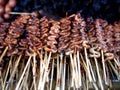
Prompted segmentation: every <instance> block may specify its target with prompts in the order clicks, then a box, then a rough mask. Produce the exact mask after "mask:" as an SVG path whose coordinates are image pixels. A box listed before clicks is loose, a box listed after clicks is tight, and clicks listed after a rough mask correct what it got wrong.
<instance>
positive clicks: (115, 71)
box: [108, 60, 120, 80]
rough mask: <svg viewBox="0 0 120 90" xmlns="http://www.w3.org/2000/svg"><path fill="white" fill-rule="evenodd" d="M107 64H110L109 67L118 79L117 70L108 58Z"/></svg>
mask: <svg viewBox="0 0 120 90" xmlns="http://www.w3.org/2000/svg"><path fill="white" fill-rule="evenodd" d="M108 63H109V65H110V66H111V68H112V69H113V71H114V73H115V74H116V76H117V78H118V79H119V80H120V76H119V74H118V72H117V70H116V69H115V67H114V66H113V65H112V63H111V62H110V60H108Z"/></svg>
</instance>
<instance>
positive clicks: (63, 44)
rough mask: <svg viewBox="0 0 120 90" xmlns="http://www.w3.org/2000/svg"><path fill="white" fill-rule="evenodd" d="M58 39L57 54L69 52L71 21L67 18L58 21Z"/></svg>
mask: <svg viewBox="0 0 120 90" xmlns="http://www.w3.org/2000/svg"><path fill="white" fill-rule="evenodd" d="M60 23H61V24H60V38H59V43H58V52H60V53H61V52H66V51H69V45H70V40H71V37H70V35H71V21H70V19H69V17H67V18H63V19H61V20H60Z"/></svg>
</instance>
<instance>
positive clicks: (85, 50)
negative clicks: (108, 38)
mask: <svg viewBox="0 0 120 90" xmlns="http://www.w3.org/2000/svg"><path fill="white" fill-rule="evenodd" d="M84 52H85V60H86V63H87V70H88V77H89V81H90V82H92V77H91V74H90V67H89V59H88V55H87V49H86V48H84Z"/></svg>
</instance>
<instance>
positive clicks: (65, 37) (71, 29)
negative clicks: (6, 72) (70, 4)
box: [0, 14, 120, 90]
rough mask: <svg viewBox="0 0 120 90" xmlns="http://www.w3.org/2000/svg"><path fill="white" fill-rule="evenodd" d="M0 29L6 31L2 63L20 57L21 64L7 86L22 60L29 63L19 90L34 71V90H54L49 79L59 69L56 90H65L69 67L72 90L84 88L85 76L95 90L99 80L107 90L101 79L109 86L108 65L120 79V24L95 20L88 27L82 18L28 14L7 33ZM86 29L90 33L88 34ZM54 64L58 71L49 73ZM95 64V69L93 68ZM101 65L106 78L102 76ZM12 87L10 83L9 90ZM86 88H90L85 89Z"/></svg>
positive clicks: (7, 28)
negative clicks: (27, 75) (52, 17)
mask: <svg viewBox="0 0 120 90" xmlns="http://www.w3.org/2000/svg"><path fill="white" fill-rule="evenodd" d="M87 24H88V25H87ZM0 28H3V30H1V34H0V37H1V38H2V41H1V43H0V45H1V46H2V47H1V51H2V50H3V52H1V57H0V58H1V59H0V60H1V61H4V59H3V58H6V56H13V57H16V56H17V57H19V58H18V60H17V59H16V60H17V61H16V62H17V65H16V66H15V69H13V71H14V72H12V74H11V77H10V79H9V80H8V82H9V81H10V80H11V79H12V77H14V76H15V74H16V73H15V71H16V69H17V67H18V65H19V62H20V61H19V60H20V59H21V58H22V57H25V60H27V64H25V66H24V67H25V68H24V70H23V72H22V74H21V77H20V79H19V81H18V83H17V84H16V90H17V89H20V88H21V89H22V87H23V85H24V84H23V83H24V82H23V80H24V79H25V78H24V75H25V74H26V73H27V70H28V69H30V68H31V67H32V78H33V84H32V85H33V86H31V88H33V89H35V90H37V89H38V90H39V89H40V90H44V89H45V88H46V87H47V88H52V86H53V85H52V82H50V81H49V79H50V77H51V78H53V72H55V71H54V69H53V68H57V73H56V85H55V88H56V89H61V88H65V86H64V85H65V81H66V78H65V77H66V74H65V73H66V72H68V69H67V67H69V75H68V76H69V78H68V80H69V81H71V83H70V85H69V87H70V88H71V87H74V88H81V87H82V86H83V85H84V82H83V81H82V80H83V78H84V77H83V76H82V75H86V78H85V81H87V82H90V83H92V84H93V86H94V88H95V89H96V90H98V88H99V86H97V84H98V83H97V82H96V80H99V84H100V88H101V89H102V90H104V87H103V80H102V76H103V77H104V79H105V83H106V85H109V83H110V82H108V81H109V80H108V78H107V77H109V76H108V75H109V74H108V73H109V72H108V67H107V64H109V65H110V67H111V68H112V70H113V71H114V72H115V74H116V76H117V78H119V75H118V71H117V70H115V69H116V68H118V67H119V53H120V51H119V40H120V35H119V34H120V27H119V23H115V24H114V25H109V24H108V23H107V22H106V21H104V20H102V19H96V20H95V21H94V22H93V23H88V22H85V21H84V19H83V18H82V17H81V15H80V14H74V15H71V16H69V17H65V18H62V19H61V20H60V21H56V20H53V19H50V18H47V17H42V18H40V19H38V18H37V17H36V16H34V15H29V14H25V15H21V16H19V17H18V18H17V19H16V20H15V21H13V22H11V26H9V25H8V24H7V25H6V27H5V29H4V24H3V25H1V26H0ZM86 29H89V30H87V31H86ZM94 39H95V40H94ZM4 41H5V42H4ZM2 42H3V43H2ZM5 47H6V48H5ZM113 47H115V49H114V48H113ZM53 56H56V57H53ZM52 57H53V58H52ZM98 60H99V62H98ZM38 62H39V63H40V65H39V64H38ZM51 62H52V65H56V64H55V62H57V67H56V66H54V67H53V66H52V69H50V65H51ZM114 62H115V63H114ZM30 63H31V64H30ZM66 63H68V65H67V64H66ZM93 63H94V64H95V68H94V67H93V66H92V64H93ZM101 63H102V64H101ZM3 64H5V63H3ZM112 64H113V65H112ZM29 65H31V67H30V66H29ZM38 65H39V66H38ZM101 65H102V67H103V68H102V70H103V74H101V72H100V70H101V68H100V66H101ZM37 67H39V73H40V76H39V80H38V81H37V77H36V74H37V71H36V70H37ZM51 70H52V71H51ZM65 71H66V72H65ZM95 73H97V75H95ZM50 75H51V76H50ZM26 78H29V77H26ZM97 78H98V79H97ZM52 80H54V79H52ZM37 82H38V83H37ZM46 83H47V84H46ZM3 85H4V84H3ZM9 87H10V85H9V83H8V84H7V86H6V90H7V88H9ZM4 88H5V85H4ZM86 88H89V87H88V86H86Z"/></svg>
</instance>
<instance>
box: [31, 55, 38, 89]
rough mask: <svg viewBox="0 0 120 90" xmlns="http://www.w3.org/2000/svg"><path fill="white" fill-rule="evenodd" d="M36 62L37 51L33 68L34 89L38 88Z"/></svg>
mask: <svg viewBox="0 0 120 90" xmlns="http://www.w3.org/2000/svg"><path fill="white" fill-rule="evenodd" d="M36 63H37V61H36V53H34V54H33V68H32V70H33V83H34V90H37V88H36V67H37V66H36Z"/></svg>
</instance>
